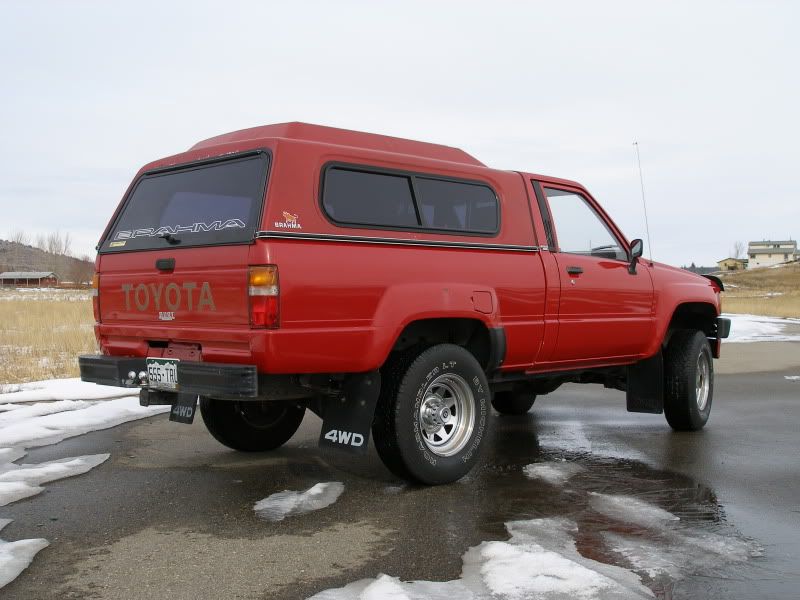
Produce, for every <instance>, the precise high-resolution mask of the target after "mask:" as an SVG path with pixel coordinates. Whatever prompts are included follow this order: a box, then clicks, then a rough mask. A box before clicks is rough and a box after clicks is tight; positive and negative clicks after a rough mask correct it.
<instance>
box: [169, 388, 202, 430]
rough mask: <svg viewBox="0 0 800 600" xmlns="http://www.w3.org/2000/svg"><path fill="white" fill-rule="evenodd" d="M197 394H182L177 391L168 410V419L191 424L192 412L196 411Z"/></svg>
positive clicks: (192, 419)
mask: <svg viewBox="0 0 800 600" xmlns="http://www.w3.org/2000/svg"><path fill="white" fill-rule="evenodd" d="M197 398H198V396H197V394H184V393H181V392H178V395H177V398H175V402H173V403H172V409H171V410H170V411H169V420H170V421H174V422H176V423H184V424H186V425H191V424H192V422H193V421H194V413H195V412H197Z"/></svg>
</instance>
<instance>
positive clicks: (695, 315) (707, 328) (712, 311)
mask: <svg viewBox="0 0 800 600" xmlns="http://www.w3.org/2000/svg"><path fill="white" fill-rule="evenodd" d="M677 329H698V330H700V331H702V332H703V333H705V334H706V336H707V337H715V336H716V330H717V310H716V308H714V306H712V305H711V304H706V303H704V302H688V303H686V304H681V305H680V306H678V308H676V309H675V312H674V313H672V319H671V320H670V322H669V328H668V329H667V335H666V337H665V339H664V343H665V344H666V342H667V341H668V339H669V337H670V336H671V335H672V332H673V331H675V330H677Z"/></svg>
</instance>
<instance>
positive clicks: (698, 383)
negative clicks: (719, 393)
mask: <svg viewBox="0 0 800 600" xmlns="http://www.w3.org/2000/svg"><path fill="white" fill-rule="evenodd" d="M710 387H711V366H710V365H709V364H708V356H706V354H705V352H700V354H699V356H698V357H697V375H696V378H695V385H694V391H695V398H696V399H697V408H698V410H701V411H702V410H704V409H705V407H706V405H707V404H708V392H709V391H710Z"/></svg>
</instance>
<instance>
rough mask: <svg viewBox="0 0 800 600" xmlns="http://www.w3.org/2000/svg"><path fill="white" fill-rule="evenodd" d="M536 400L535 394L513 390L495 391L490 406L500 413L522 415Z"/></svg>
mask: <svg viewBox="0 0 800 600" xmlns="http://www.w3.org/2000/svg"><path fill="white" fill-rule="evenodd" d="M534 402H536V395H535V394H521V393H519V392H514V391H505V392H495V394H494V396H493V397H492V406H493V407H494V409H495V410H496V411H497V412H499V413H500V414H501V415H516V416H519V415H524V414H527V412H528V411H529V410H530V409H531V408H532V407H533V403H534Z"/></svg>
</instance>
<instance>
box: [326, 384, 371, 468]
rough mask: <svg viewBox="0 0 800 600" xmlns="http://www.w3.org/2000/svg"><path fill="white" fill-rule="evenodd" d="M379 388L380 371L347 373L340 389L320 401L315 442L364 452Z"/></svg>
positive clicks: (344, 449)
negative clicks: (333, 396) (328, 397)
mask: <svg viewBox="0 0 800 600" xmlns="http://www.w3.org/2000/svg"><path fill="white" fill-rule="evenodd" d="M380 392H381V374H380V371H370V372H369V373H358V374H354V375H348V376H347V378H346V379H345V380H344V385H343V386H342V393H341V394H340V395H339V396H338V397H336V398H331V399H330V400H327V401H326V402H325V404H324V405H323V419H322V431H320V434H319V445H320V446H321V447H325V448H335V449H336V450H342V451H344V452H350V453H353V454H366V452H367V442H369V432H370V429H371V428H372V419H373V417H374V415H375V406H376V405H377V404H378V396H379V395H380Z"/></svg>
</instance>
